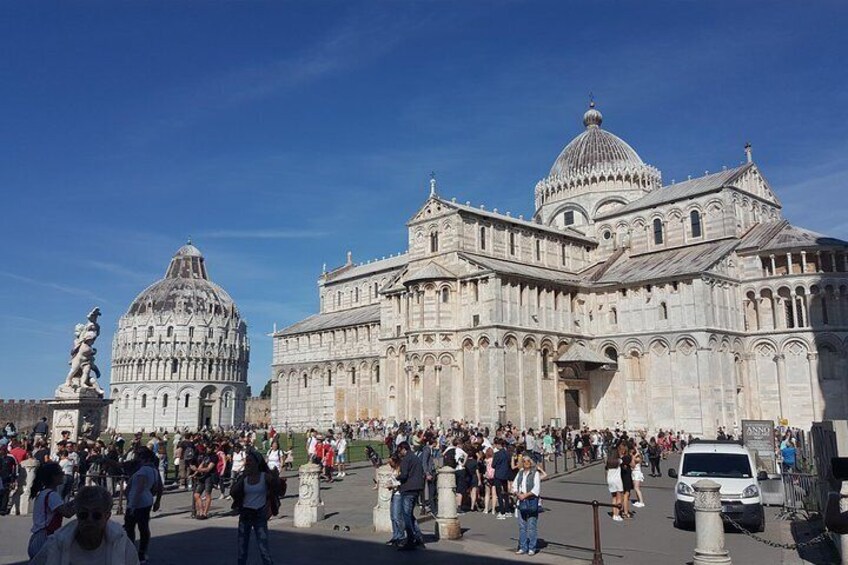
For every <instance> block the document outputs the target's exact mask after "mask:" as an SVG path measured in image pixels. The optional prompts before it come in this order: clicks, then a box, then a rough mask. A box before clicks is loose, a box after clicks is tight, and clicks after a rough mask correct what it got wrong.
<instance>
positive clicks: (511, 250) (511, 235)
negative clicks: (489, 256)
mask: <svg viewBox="0 0 848 565" xmlns="http://www.w3.org/2000/svg"><path fill="white" fill-rule="evenodd" d="M509 254H510V255H515V233H513V232H510V233H509Z"/></svg>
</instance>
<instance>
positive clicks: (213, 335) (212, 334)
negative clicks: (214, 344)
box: [209, 328, 215, 339]
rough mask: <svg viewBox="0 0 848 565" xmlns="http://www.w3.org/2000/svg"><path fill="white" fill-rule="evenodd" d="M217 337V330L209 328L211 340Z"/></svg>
mask: <svg viewBox="0 0 848 565" xmlns="http://www.w3.org/2000/svg"><path fill="white" fill-rule="evenodd" d="M213 337H215V330H214V329H213V328H209V339H212V338H213Z"/></svg>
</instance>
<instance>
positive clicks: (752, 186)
mask: <svg viewBox="0 0 848 565" xmlns="http://www.w3.org/2000/svg"><path fill="white" fill-rule="evenodd" d="M729 184H730V185H732V186H734V187H736V188H738V189H739V190H741V191H743V192H747V193H749V194H753V195H754V196H757V197H758V198H762V199H763V200H766V201H768V202H771V203H772V204H774V205H775V206H781V204H780V200H779V199H778V198H777V195H776V194H775V193H774V191H773V190H772V188H771V185H770V184H769V182H768V181H767V180H766V178H765V177H764V176H763V174H762V173H761V172H760V170H759V169H758V168H757V166H756V165H753V166H751V167H748V168H747V169H746V170H745V171H743V172H742V173H741V174H740V175H739V176H738V177H736V178H735V179H733V181H732V182H731V183H729Z"/></svg>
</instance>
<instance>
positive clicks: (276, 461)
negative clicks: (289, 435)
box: [267, 439, 283, 472]
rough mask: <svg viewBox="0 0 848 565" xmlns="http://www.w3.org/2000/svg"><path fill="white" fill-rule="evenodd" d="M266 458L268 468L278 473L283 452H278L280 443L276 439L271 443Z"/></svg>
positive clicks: (281, 464)
mask: <svg viewBox="0 0 848 565" xmlns="http://www.w3.org/2000/svg"><path fill="white" fill-rule="evenodd" d="M267 457H268V468H269V469H270V470H272V471H277V472H279V471H280V469H281V468H282V466H283V452H282V451H281V450H280V443H279V442H278V441H277V440H276V439H275V440H273V441H272V442H271V449H269V450H268V454H267Z"/></svg>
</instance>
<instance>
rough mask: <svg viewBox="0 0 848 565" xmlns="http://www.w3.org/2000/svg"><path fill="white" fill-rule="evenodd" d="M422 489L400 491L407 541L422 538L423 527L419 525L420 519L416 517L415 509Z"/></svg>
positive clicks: (410, 541)
mask: <svg viewBox="0 0 848 565" xmlns="http://www.w3.org/2000/svg"><path fill="white" fill-rule="evenodd" d="M420 494H421V491H417V490H412V491H405V492H402V493H400V499H401V505H402V509H403V526H404V529H405V530H406V541H407V543H412V542H414V541H417V540H422V539H423V538H424V536H422V535H421V529H420V528H419V527H418V520H416V519H415V515H414V514H413V510H415V501H417V500H418V497H419V496H420Z"/></svg>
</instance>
